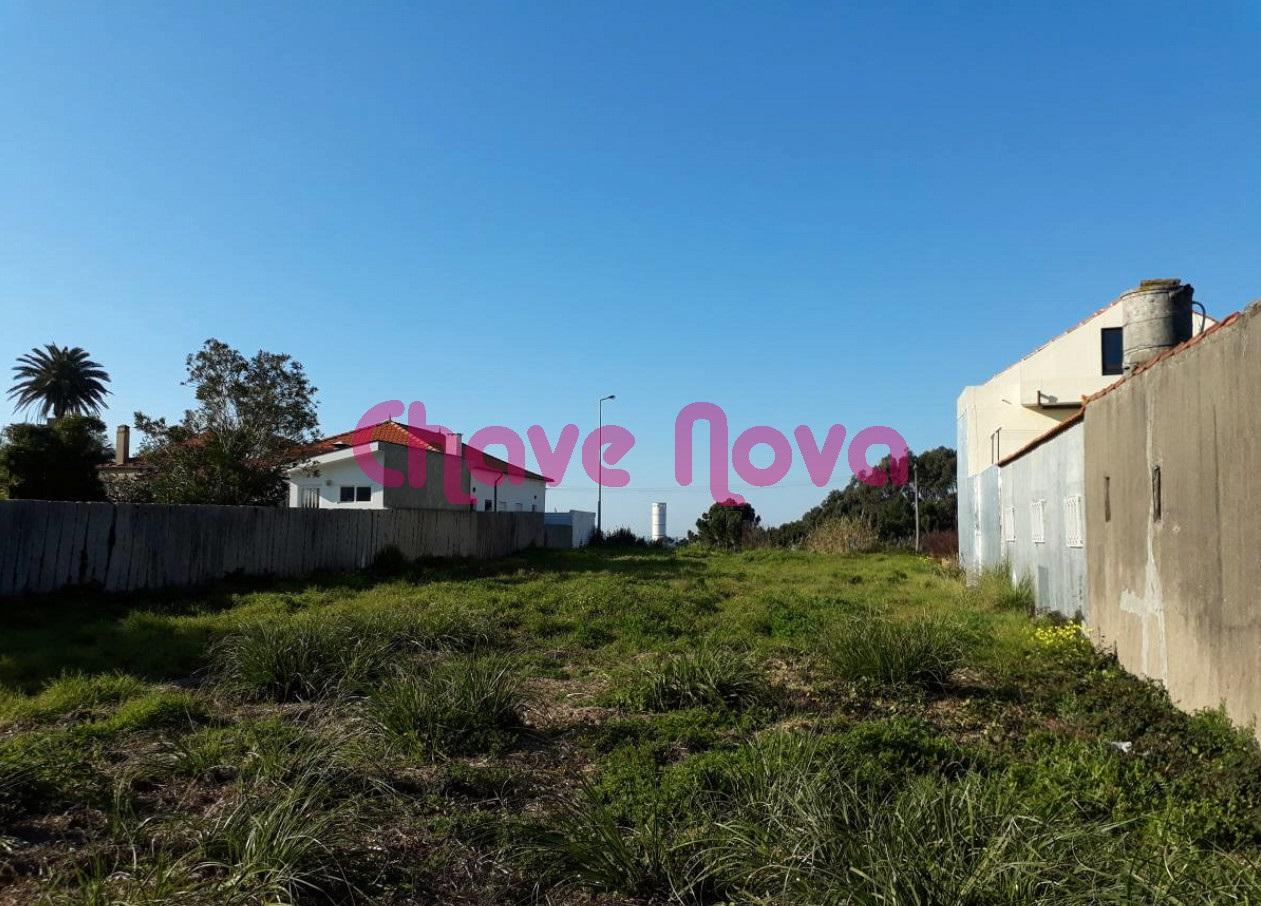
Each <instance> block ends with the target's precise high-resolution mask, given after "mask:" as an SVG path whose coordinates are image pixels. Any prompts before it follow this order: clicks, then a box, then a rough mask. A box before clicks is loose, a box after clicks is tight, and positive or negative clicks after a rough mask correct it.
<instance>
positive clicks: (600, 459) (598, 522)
mask: <svg viewBox="0 0 1261 906" xmlns="http://www.w3.org/2000/svg"><path fill="white" fill-rule="evenodd" d="M615 399H617V397H616V396H615V395H613V394H612V393H610V394H609V395H608V396H602V397H600V400H599V402H597V403H596V412H597V413H598V415H599V421H600V430H599V431H597V432H596V437H597V438H599V446H598V447H596V482H595V483H596V498H595V532H596V537H598V538H603V537H604V404H605V402H607V401H608V400H615Z"/></svg>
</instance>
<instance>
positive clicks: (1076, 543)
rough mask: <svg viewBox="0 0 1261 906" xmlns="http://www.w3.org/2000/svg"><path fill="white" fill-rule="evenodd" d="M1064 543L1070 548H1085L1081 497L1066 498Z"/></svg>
mask: <svg viewBox="0 0 1261 906" xmlns="http://www.w3.org/2000/svg"><path fill="white" fill-rule="evenodd" d="M1064 543H1065V544H1067V545H1068V546H1069V547H1083V546H1084V544H1085V538H1084V532H1083V531H1082V512H1081V495H1080V494H1074V495H1072V496H1070V497H1065V498H1064Z"/></svg>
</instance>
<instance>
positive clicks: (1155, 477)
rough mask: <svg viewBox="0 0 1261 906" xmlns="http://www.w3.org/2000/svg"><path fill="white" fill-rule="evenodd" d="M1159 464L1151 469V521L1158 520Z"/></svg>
mask: <svg viewBox="0 0 1261 906" xmlns="http://www.w3.org/2000/svg"><path fill="white" fill-rule="evenodd" d="M1160 508H1161V500H1160V466H1156V467H1155V468H1154V469H1152V522H1159V521H1160Z"/></svg>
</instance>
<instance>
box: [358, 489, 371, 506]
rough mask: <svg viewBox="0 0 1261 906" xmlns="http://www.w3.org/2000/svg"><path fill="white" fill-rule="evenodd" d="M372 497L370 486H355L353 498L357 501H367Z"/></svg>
mask: <svg viewBox="0 0 1261 906" xmlns="http://www.w3.org/2000/svg"><path fill="white" fill-rule="evenodd" d="M371 499H372V486H371V485H360V486H359V487H357V488H355V500H356V501H358V502H359V503H367V502H368V501H369V500H371Z"/></svg>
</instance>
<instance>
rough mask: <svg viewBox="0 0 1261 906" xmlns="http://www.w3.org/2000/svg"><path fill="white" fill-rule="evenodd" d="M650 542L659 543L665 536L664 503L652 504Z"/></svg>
mask: <svg viewBox="0 0 1261 906" xmlns="http://www.w3.org/2000/svg"><path fill="white" fill-rule="evenodd" d="M651 537H652V540H653V541H661V540H662V539H663V538H665V537H667V536H666V505H665V504H664V503H654V504H653V505H652V536H651Z"/></svg>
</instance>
